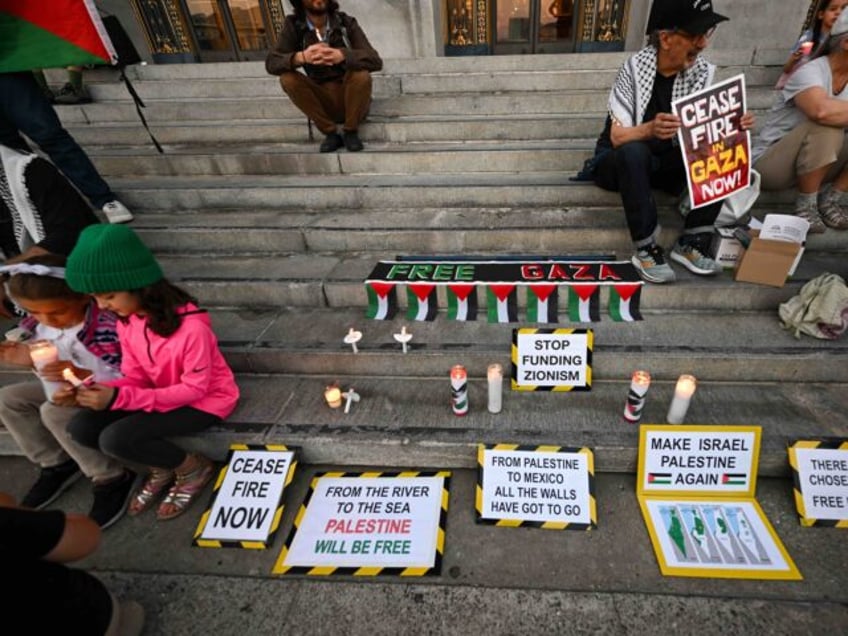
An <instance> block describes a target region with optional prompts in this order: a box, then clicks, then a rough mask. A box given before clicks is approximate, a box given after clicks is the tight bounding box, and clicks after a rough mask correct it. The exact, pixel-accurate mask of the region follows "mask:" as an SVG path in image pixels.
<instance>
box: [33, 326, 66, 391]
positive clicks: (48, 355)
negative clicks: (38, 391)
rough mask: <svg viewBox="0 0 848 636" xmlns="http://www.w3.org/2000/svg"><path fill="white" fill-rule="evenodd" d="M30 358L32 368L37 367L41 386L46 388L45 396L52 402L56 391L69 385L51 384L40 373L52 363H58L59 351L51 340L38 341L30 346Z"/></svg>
mask: <svg viewBox="0 0 848 636" xmlns="http://www.w3.org/2000/svg"><path fill="white" fill-rule="evenodd" d="M29 357H30V358H31V359H32V366H34V367H35V370H36V375H38V378H39V379H40V380H41V384H42V386H43V387H44V394H45V395H46V396H47V400H48V401H50V402H52V401H53V395H54V394H55V393H56V391H59V390H61V389H64V388H66V386H67V385H66V384H65V383H64V382H51V381H50V380H45V379H44V378H42V377H41V374H39V373H38V372H39V371H41V369H43V368H44V367H45V365H47V364H50V363H51V362H56V361H57V360H58V359H59V350H58V349H57V348H56V345H55V344H53V343H52V342H50V341H49V340H36V341H35V342H31V343H30V345H29Z"/></svg>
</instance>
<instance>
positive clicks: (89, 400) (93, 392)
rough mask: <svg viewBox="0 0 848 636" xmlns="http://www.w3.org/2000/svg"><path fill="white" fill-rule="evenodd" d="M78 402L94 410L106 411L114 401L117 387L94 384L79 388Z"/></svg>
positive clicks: (77, 393)
mask: <svg viewBox="0 0 848 636" xmlns="http://www.w3.org/2000/svg"><path fill="white" fill-rule="evenodd" d="M76 395H77V404H78V405H79V406H83V407H85V408H87V409H92V410H93V411H104V410H106V408H107V407H108V406H109V404H110V403H111V402H112V398H113V397H114V395H115V388H114V387H111V386H104V385H103V384H92V385H91V386H90V387H80V388H79V389H77V392H76Z"/></svg>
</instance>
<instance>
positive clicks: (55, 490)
mask: <svg viewBox="0 0 848 636" xmlns="http://www.w3.org/2000/svg"><path fill="white" fill-rule="evenodd" d="M80 477H82V473H81V472H80V469H79V466H77V463H76V462H75V461H74V460H73V459H69V460H68V461H66V462H65V463H64V464H59V465H58V466H49V467H48V468H42V469H41V474H40V475H39V476H38V479H37V480H36V481H35V483H34V484H33V485H32V488H30V489H29V492H28V493H27V494H26V496H24V498H23V499H22V500H21V505H22V506H24V507H25V508H32V509H33V510H41V509H42V508H44V507H45V506H47V505H49V504H51V503H53V502H54V501H55V500H56V499H57V498H58V497H59V495H61V494H62V493H63V492H65V491H66V490H67V489H68V488H70V487H71V486H72V485H73V483H74V482H75V481H76V480H77V479H79V478H80Z"/></svg>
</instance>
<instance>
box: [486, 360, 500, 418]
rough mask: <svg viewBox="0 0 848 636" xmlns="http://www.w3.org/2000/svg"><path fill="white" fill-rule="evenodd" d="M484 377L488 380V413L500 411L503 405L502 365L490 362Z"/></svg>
mask: <svg viewBox="0 0 848 636" xmlns="http://www.w3.org/2000/svg"><path fill="white" fill-rule="evenodd" d="M486 378H487V379H488V381H489V413H500V412H501V408H502V407H503V367H502V366H501V365H499V364H490V365H489V368H488V370H487V372H486Z"/></svg>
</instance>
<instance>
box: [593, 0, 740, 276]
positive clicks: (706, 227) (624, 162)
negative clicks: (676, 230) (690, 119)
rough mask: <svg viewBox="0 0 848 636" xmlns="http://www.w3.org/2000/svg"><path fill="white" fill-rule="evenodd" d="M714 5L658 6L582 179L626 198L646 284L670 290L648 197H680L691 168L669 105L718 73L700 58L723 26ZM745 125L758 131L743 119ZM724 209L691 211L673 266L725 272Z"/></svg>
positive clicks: (707, 0) (676, 1) (679, 2)
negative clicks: (717, 253)
mask: <svg viewBox="0 0 848 636" xmlns="http://www.w3.org/2000/svg"><path fill="white" fill-rule="evenodd" d="M725 20H727V18H726V17H725V16H723V15H720V14H718V13H716V12H715V11H713V5H712V2H711V0H655V1H654V4H653V6H652V7H651V15H650V18H649V19H648V28H647V35H648V36H649V43H648V46H646V47H645V48H644V49H642V50H641V51H639V52H638V53H636V54H635V55H634V56H632V57H631V58H630V59H628V60H627V61H626V62H625V63H624V65H623V66H622V67H621V69H620V70H619V73H618V76H617V78H616V81H615V84H614V86H613V88H612V91H611V92H610V96H609V103H608V110H609V115H608V117H607V121H606V125H605V127H604V130H603V132H602V133H601V136H600V138H599V139H598V143H597V146H596V148H595V156H594V157H593V159H592V160H590V161H589V162H588V170H586V171H584V173H583V174H582V175H581V178H592V179H594V181H595V183H596V184H597V185H599V186H600V187H602V188H604V189H605V190H613V191H618V192H620V193H621V199H622V202H623V205H624V212H625V216H626V217H627V226H628V228H629V230H630V237H631V239H632V240H633V245H634V248H635V254H634V256H633V258H632V261H633V264H634V266H635V267H636V269H637V270H638V271H639V274H640V275H641V276H642V278H644V279H645V280H647V281H649V282H652V283H670V282H673V281H674V280H675V274H674V270H672V269H671V267H670V266H669V264H668V263H667V262H666V256H665V252H664V251H663V248H662V247H660V246H659V245H658V243H657V241H658V240H659V236H660V226H659V223H658V221H657V205H656V202H655V201H654V197H653V195H652V193H651V189H652V188H658V189H661V190H664V191H665V192H668V193H670V194H674V195H679V194H680V193H681V192H682V191H683V189H684V188H685V187H686V167H685V163H684V160H683V154H682V152H681V150H680V148H679V147H678V146H677V143H676V136H677V131H678V129H679V128H680V119H679V118H678V117H677V116H676V115H673V114H672V110H671V103H672V102H673V101H675V100H677V99H680V98H682V97H686V96H687V95H690V94H691V93H694V92H696V91H698V90H701V89H703V88H705V87H707V86H709V85H710V84H711V83H712V79H713V74H714V72H715V66H714V65H712V64H710V63H709V62H707V61H706V60H705V59H704V58H703V57H701V52H702V51H703V50H704V49H705V48H706V47H707V44H709V40H710V37H711V36H712V34H713V32H714V31H715V29H716V26H717V25H718V24H719V23H720V22H724V21H725ZM741 126H742V127H743V128H750V127H751V126H753V117H752V116H751V115H750V114H747V113H746V114H745V116H744V117H742V121H741ZM720 209H721V202H718V203H714V204H711V205H708V206H704V207H701V208H697V209H695V210H692V211H690V212H689V214H688V215H687V216H686V219H685V222H684V229H683V234H682V235H681V236H680V238H679V239H678V240H677V242H676V243H675V244H674V247H673V249H672V252H671V259H672V260H674V261H676V262H678V263H680V264H681V265H683V266H684V267H686V269H688V270H689V271H691V272H693V273H695V274H700V275H703V276H711V275H715V274H717V273H718V272H720V271H721V266H720V265H718V264H717V263H716V262H715V261H714V260H712V259H711V258H709V256H708V254H707V249H708V246H709V244H710V241H711V240H712V233H713V226H714V223H715V219H716V217H717V216H718V213H719V210H720Z"/></svg>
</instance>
